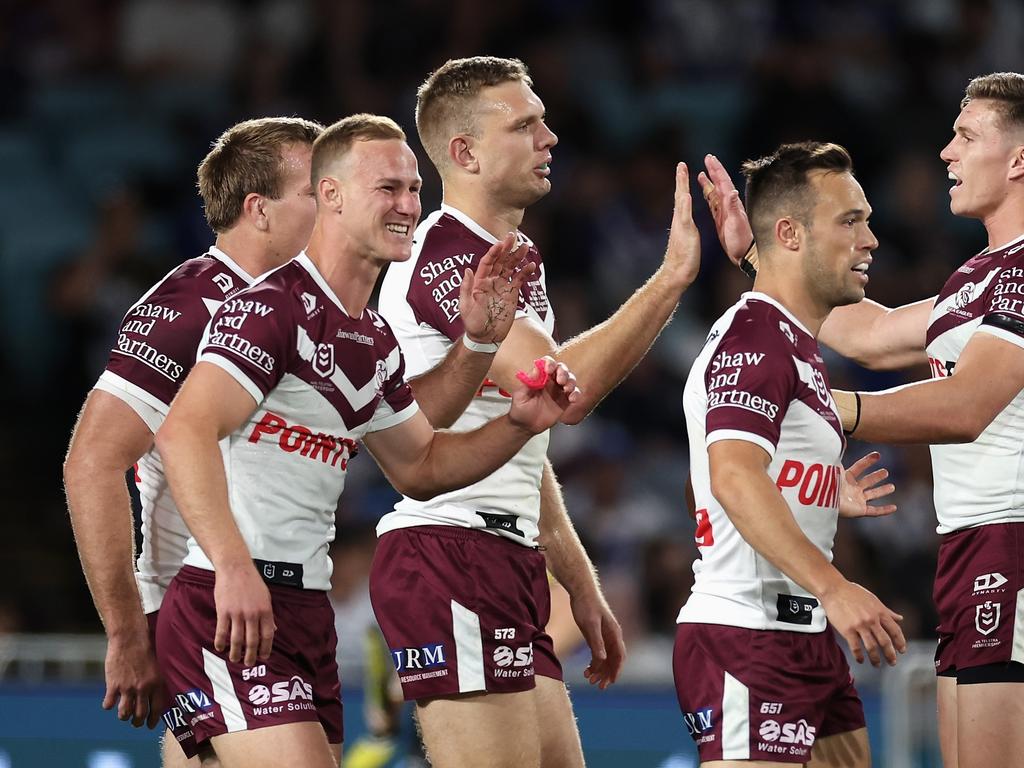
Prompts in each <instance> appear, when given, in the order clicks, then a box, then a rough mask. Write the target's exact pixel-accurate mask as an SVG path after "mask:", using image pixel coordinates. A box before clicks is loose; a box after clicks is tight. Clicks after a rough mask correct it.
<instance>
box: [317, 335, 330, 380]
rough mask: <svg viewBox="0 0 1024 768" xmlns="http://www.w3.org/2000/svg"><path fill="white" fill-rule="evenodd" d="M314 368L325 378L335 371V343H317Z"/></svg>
mask: <svg viewBox="0 0 1024 768" xmlns="http://www.w3.org/2000/svg"><path fill="white" fill-rule="evenodd" d="M313 370H314V371H316V372H317V373H318V374H319V375H321V376H323V377H324V378H328V377H330V375H331V374H332V373H334V345H333V344H329V343H322V344H317V345H316V352H314V353H313Z"/></svg>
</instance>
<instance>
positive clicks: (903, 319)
mask: <svg viewBox="0 0 1024 768" xmlns="http://www.w3.org/2000/svg"><path fill="white" fill-rule="evenodd" d="M934 303H935V298H934V297H932V298H930V299H924V300H922V301H918V302H915V303H913V304H906V305H904V306H902V307H897V308H896V309H889V308H888V307H884V306H882V305H881V304H878V303H876V302H874V301H871V300H870V299H864V300H863V301H861V302H859V303H857V304H848V305H846V306H844V307H836V308H835V309H833V310H832V312H831V314H830V315H829V316H828V318H826V320H825V323H824V325H822V326H821V333H820V334H819V337H818V338H819V340H820V341H822V342H823V343H824V344H826V345H827V346H829V347H831V348H832V349H834V350H835V351H836V352H838V353H839V354H841V355H842V356H843V357H848V358H850V359H851V360H853V361H855V362H857V363H859V364H860V365H863V366H864V367H865V368H871V369H874V370H890V369H894V368H909V367H910V366H912V365H918V364H920V363H926V362H928V358H927V356H926V355H925V352H924V348H925V334H926V332H927V330H928V316H929V315H930V314H931V311H932V305H933V304H934Z"/></svg>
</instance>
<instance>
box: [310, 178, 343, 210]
mask: <svg viewBox="0 0 1024 768" xmlns="http://www.w3.org/2000/svg"><path fill="white" fill-rule="evenodd" d="M341 198H342V194H341V183H340V182H339V181H338V180H337V179H336V178H334V177H333V176H324V177H323V178H322V179H320V181H318V182H317V183H316V201H317V204H318V205H323V206H326V208H327V209H328V210H330V211H334V212H335V213H340V212H341V203H342V199H341Z"/></svg>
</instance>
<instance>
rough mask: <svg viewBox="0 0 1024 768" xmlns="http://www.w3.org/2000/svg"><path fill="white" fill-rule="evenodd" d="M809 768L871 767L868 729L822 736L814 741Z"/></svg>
mask: <svg viewBox="0 0 1024 768" xmlns="http://www.w3.org/2000/svg"><path fill="white" fill-rule="evenodd" d="M807 768H871V745H870V744H869V743H868V729H867V728H858V729H857V730H855V731H847V732H846V733H837V734H835V735H832V736H822V737H821V738H820V739H818V740H817V741H815V742H814V749H813V750H812V751H811V761H810V762H809V763H807Z"/></svg>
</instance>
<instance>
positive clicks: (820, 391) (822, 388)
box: [811, 368, 832, 408]
mask: <svg viewBox="0 0 1024 768" xmlns="http://www.w3.org/2000/svg"><path fill="white" fill-rule="evenodd" d="M811 384H812V386H813V388H814V394H815V395H817V396H818V402H819V403H821V404H822V405H824V406H825V407H826V408H830V407H831V406H832V393H831V392H830V391H829V389H828V384H827V383H826V382H825V374H824V373H822V372H821V369H820V368H815V369H814V371H813V373H812V374H811Z"/></svg>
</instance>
